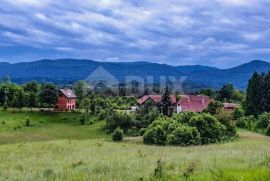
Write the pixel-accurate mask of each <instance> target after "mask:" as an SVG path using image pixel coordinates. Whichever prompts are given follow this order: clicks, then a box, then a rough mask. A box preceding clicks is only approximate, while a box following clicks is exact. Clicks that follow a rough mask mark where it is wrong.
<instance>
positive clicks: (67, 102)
mask: <svg viewBox="0 0 270 181" xmlns="http://www.w3.org/2000/svg"><path fill="white" fill-rule="evenodd" d="M74 109H76V95H75V94H74V93H73V92H72V90H70V89H59V91H58V101H57V103H56V104H55V105H54V111H71V110H74Z"/></svg>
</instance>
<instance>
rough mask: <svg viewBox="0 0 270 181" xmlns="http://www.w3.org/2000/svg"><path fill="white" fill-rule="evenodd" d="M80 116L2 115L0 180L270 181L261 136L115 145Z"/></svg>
mask: <svg viewBox="0 0 270 181" xmlns="http://www.w3.org/2000/svg"><path fill="white" fill-rule="evenodd" d="M78 117H79V115H78V114H77V113H39V112H22V113H19V112H18V113H13V112H12V111H9V112H2V111H0V180H35V181H36V180H102V181H103V180H115V181H121V180H123V181H126V180H196V181H197V180H228V181H229V180H230V181H231V180H239V181H242V180H243V181H245V180H247V181H253V180H258V181H264V180H265V181H268V180H270V138H269V137H266V136H263V135H260V134H257V133H252V132H248V131H244V130H239V135H240V138H239V140H237V141H234V142H230V143H225V144H213V145H206V146H195V147H158V146H148V145H144V144H143V143H142V140H141V138H125V140H124V141H123V142H120V143H114V142H112V141H111V138H110V136H109V135H106V134H105V133H104V132H103V130H102V126H103V125H104V124H105V123H104V122H103V121H96V122H95V123H94V124H92V125H84V126H81V125H80V123H79V120H78ZM27 118H29V120H30V122H31V126H30V127H26V126H25V125H24V123H25V120H26V119H27ZM93 119H95V118H93ZM158 160H160V163H161V164H159V165H158V164H157V162H158ZM155 170H156V173H158V174H156V175H157V176H154V173H155ZM159 176H161V177H159Z"/></svg>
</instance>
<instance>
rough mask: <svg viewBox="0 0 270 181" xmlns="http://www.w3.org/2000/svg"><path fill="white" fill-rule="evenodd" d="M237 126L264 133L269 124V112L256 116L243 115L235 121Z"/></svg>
mask: <svg viewBox="0 0 270 181" xmlns="http://www.w3.org/2000/svg"><path fill="white" fill-rule="evenodd" d="M236 125H237V126H238V127H239V128H244V129H248V130H250V131H257V132H261V133H266V134H267V131H268V128H269V126H270V113H267V112H265V113H263V114H261V115H259V116H258V118H256V117H255V116H243V117H240V118H239V119H238V120H237V121H236Z"/></svg>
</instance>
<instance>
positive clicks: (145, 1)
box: [0, 0, 270, 68]
mask: <svg viewBox="0 0 270 181" xmlns="http://www.w3.org/2000/svg"><path fill="white" fill-rule="evenodd" d="M269 7H270V1H269V0H192V1H191V0H140V1H138V0H1V3H0V61H7V62H19V61H33V60H37V59H43V58H51V59H57V58H84V59H93V60H98V61H123V62H128V61H151V62H157V63H167V64H172V65H184V64H202V65H210V66H217V67H221V68H226V67H232V66H235V65H239V64H241V63H244V62H248V61H251V60H254V59H260V60H266V61H268V60H269V61H270V58H269V55H270V41H269V40H270V11H269Z"/></svg>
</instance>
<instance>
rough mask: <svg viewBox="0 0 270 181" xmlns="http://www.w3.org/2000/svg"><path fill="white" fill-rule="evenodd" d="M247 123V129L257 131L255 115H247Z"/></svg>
mask: <svg viewBox="0 0 270 181" xmlns="http://www.w3.org/2000/svg"><path fill="white" fill-rule="evenodd" d="M245 119H246V123H247V129H249V130H251V131H256V127H257V119H256V118H255V117H254V116H247V117H245Z"/></svg>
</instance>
